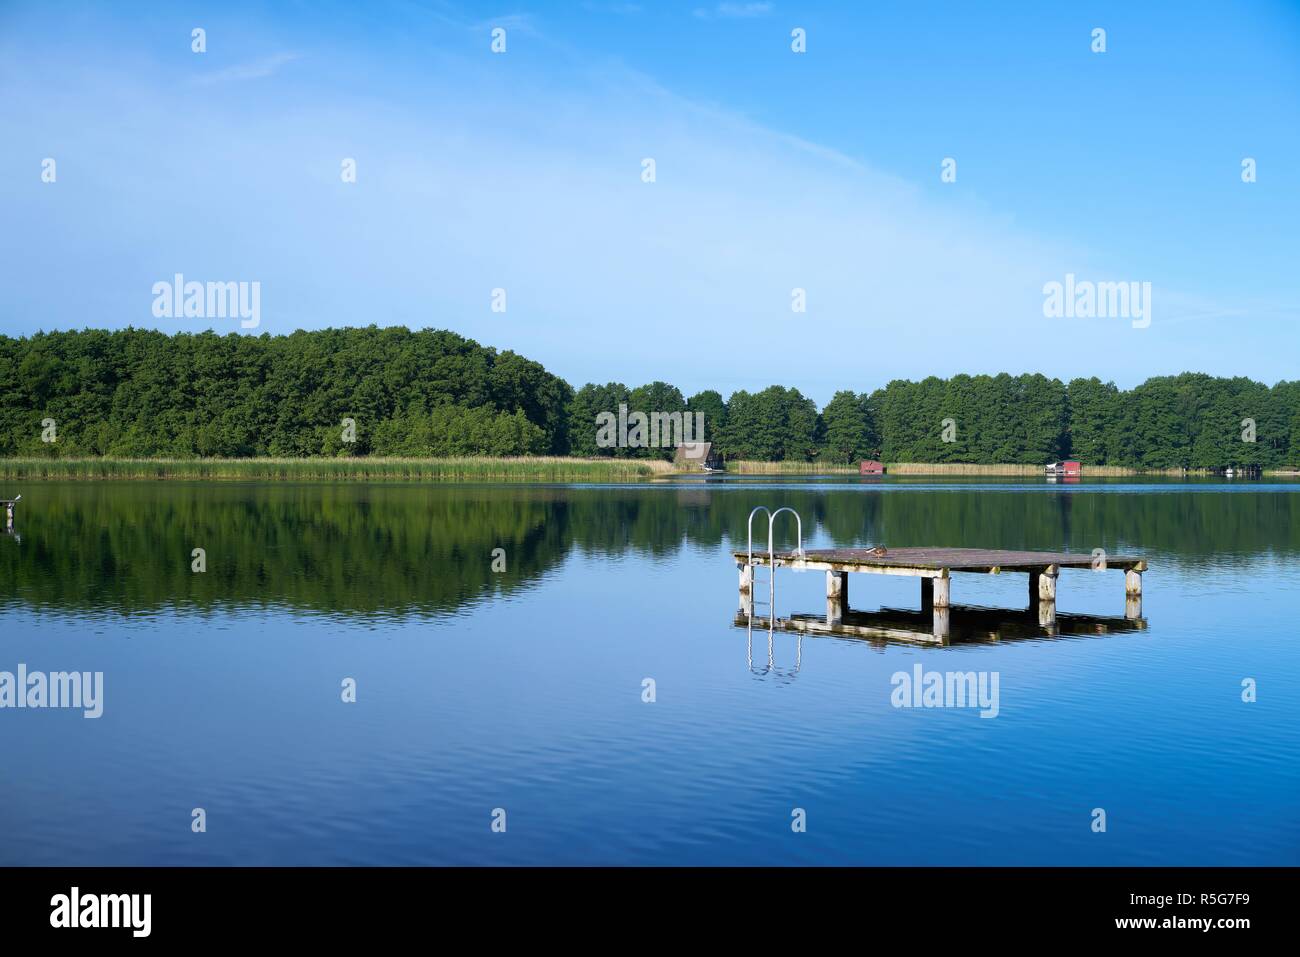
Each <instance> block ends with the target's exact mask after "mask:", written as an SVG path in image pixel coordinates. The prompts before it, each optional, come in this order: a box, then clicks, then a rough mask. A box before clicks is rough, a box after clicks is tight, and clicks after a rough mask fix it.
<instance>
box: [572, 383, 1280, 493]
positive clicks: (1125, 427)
mask: <svg viewBox="0 0 1300 957" xmlns="http://www.w3.org/2000/svg"><path fill="white" fill-rule="evenodd" d="M620 403H625V404H626V405H627V406H628V408H629V410H646V411H649V410H652V409H653V410H658V411H667V412H672V411H676V410H679V409H680V410H683V411H685V410H689V411H695V410H701V411H703V412H704V423H705V433H706V435H705V438H706V439H707V440H708V441H712V442H714V443H715V445H716V447H717V450H718V451H719V452H721V453H722V454H723V455H724V456H725V457H727V458H732V459H759V460H796V461H816V460H819V461H827V462H842V463H849V462H853V461H855V460H857V459H862V458H876V459H881V460H883V461H886V462H967V463H990V464H992V463H997V464H1003V463H1005V464H1013V465H1038V464H1044V463H1046V462H1050V461H1054V460H1059V459H1065V458H1077V459H1079V460H1081V461H1083V462H1087V463H1090V464H1093V465H1118V466H1124V467H1128V468H1147V469H1165V468H1179V467H1184V468H1212V467H1215V466H1222V465H1230V464H1239V465H1261V466H1263V467H1265V468H1278V467H1283V466H1288V465H1295V464H1297V463H1300V382H1280V383H1278V384H1277V385H1275V386H1273V387H1271V388H1270V387H1269V386H1267V385H1264V384H1263V383H1260V382H1255V381H1253V380H1251V379H1246V378H1233V379H1224V378H1216V377H1213V376H1208V375H1203V374H1200V373H1191V372H1187V373H1183V374H1182V375H1177V376H1160V377H1156V378H1152V379H1148V380H1147V381H1146V382H1143V383H1142V384H1141V385H1139V386H1137V387H1136V388H1134V389H1131V390H1129V391H1124V390H1121V389H1119V388H1117V387H1116V386H1115V385H1114V383H1109V382H1102V381H1101V380H1099V379H1096V378H1091V379H1073V380H1071V381H1070V382H1069V383H1068V384H1066V383H1063V382H1061V381H1060V380H1059V379H1049V378H1047V377H1046V376H1043V375H1037V374H1034V375H1018V376H1012V375H1007V374H1005V373H1003V374H1000V375H995V376H987V375H979V376H969V375H958V376H953V377H952V378H951V379H940V378H936V377H933V376H932V377H930V378H927V379H924V380H922V381H920V382H910V381H906V380H902V379H896V380H894V381H892V382H890V383H889V384H888V385H887V386H885V387H884V388H882V389H877V390H875V391H874V392H871V393H865V392H864V393H855V392H852V391H847V390H846V391H841V392H837V393H835V395H834V397H833V398H832V399H831V401H830V402H828V403H827V404H826V407H825V408H823V409H822V410H821V411H820V412H819V411H818V410H817V407H816V405H815V404H814V403H813V401H812V400H811V399H808V398H806V397H804V396H803V395H801V394H800V392H799V390H798V389H785V388H782V387H780V386H771V387H770V388H767V389H764V390H763V391H762V392H757V393H750V392H746V391H743V390H742V391H739V392H735V393H733V394H732V396H731V398H730V399H728V400H726V401H725V402H724V401H723V399H722V397H721V396H720V395H719V394H718V393H717V392H714V391H712V390H709V391H705V392H701V393H699V394H697V395H693V396H691V397H689V398H683V396H682V394H681V392H680V391H678V390H677V389H676V388H674V387H673V386H670V385H667V384H666V383H663V382H655V383H652V384H650V385H648V386H641V387H640V388H636V389H631V390H629V389H628V388H627V387H626V386H623V385H621V384H619V383H610V384H608V385H604V386H595V385H587V386H583V388H582V389H580V390H578V393H577V395H576V396H575V399H574V404H573V415H572V416H571V419H570V431H571V434H572V435H573V436H574V444H575V448H580V449H581V451H582V453H583V454H586V455H625V456H654V455H662V456H666V455H669V454H670V452H666V451H664V450H661V449H635V448H617V449H601V448H597V447H596V446H595V443H594V439H593V437H594V434H595V433H594V430H593V428H592V427H591V425H590V424H589V423H591V422H593V421H594V417H595V415H596V413H597V412H599V411H603V410H607V409H610V410H612V409H617V408H618V405H619V404H620ZM580 443H581V444H580Z"/></svg>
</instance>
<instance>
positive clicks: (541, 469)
mask: <svg viewBox="0 0 1300 957" xmlns="http://www.w3.org/2000/svg"><path fill="white" fill-rule="evenodd" d="M671 470H672V466H671V465H670V464H669V463H668V462H661V461H658V460H651V459H580V458H566V457H563V456H537V457H520V458H489V457H486V456H484V457H465V458H439V459H434V458H428V459H424V458H386V457H385V458H380V457H375V458H367V457H357V458H241V459H224V458H204V459H126V458H66V459H55V458H48V459H47V458H0V476H3V477H5V478H11V479H36V478H40V479H89V480H97V479H107V480H112V479H220V480H244V481H267V480H275V479H289V480H293V479H313V480H320V479H324V480H339V481H378V480H384V479H393V480H399V481H401V480H405V481H419V480H429V481H474V480H481V481H523V482H583V481H590V482H619V481H624V482H626V481H641V480H645V479H650V478H655V477H656V476H660V475H664V474H666V473H668V472H670V471H671Z"/></svg>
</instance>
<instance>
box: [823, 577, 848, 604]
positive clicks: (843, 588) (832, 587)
mask: <svg viewBox="0 0 1300 957" xmlns="http://www.w3.org/2000/svg"><path fill="white" fill-rule="evenodd" d="M826 597H827V598H834V599H835V600H836V601H838V602H839V603H840V604H841V605H847V604H848V603H849V573H848V572H827V573H826Z"/></svg>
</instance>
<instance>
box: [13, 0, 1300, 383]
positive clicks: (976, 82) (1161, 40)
mask: <svg viewBox="0 0 1300 957" xmlns="http://www.w3.org/2000/svg"><path fill="white" fill-rule="evenodd" d="M195 27H202V28H203V29H204V30H206V34H207V52H205V53H202V54H198V53H194V52H192V51H191V30H192V29H193V28H195ZM494 27H502V28H504V29H505V30H506V52H505V53H504V54H494V53H492V51H491V49H490V44H491V31H492V29H493V28H494ZM796 27H800V28H802V29H804V30H805V31H806V35H807V52H806V53H803V54H796V53H793V52H792V51H791V47H790V44H791V38H790V37H791V30H792V29H794V28H796ZM1096 27H1101V28H1104V29H1105V30H1106V46H1107V49H1106V52H1105V53H1094V52H1092V50H1091V48H1090V47H1091V44H1092V38H1091V33H1092V30H1093V29H1094V28H1096ZM647 157H649V158H653V159H654V160H655V164H656V181H655V182H653V183H645V182H643V181H642V177H641V172H642V160H643V159H645V158H647ZM947 157H951V158H953V159H955V160H956V163H957V167H956V168H957V179H956V182H954V183H943V182H941V181H940V168H941V163H942V162H943V160H944V159H945V158H947ZM1245 157H1251V158H1253V159H1255V161H1256V163H1257V171H1258V181H1257V182H1254V183H1249V184H1248V183H1243V182H1242V180H1241V162H1242V160H1243V158H1245ZM46 158H53V159H55V161H56V163H57V179H56V181H55V182H54V183H45V182H42V181H41V170H42V161H43V160H44V159H46ZM345 158H354V159H355V160H356V163H357V181H356V182H355V183H344V182H343V181H342V179H341V177H340V169H341V163H342V161H343V160H344V159H345ZM1298 183H1300V4H1297V3H1295V2H1291V3H1280V2H1255V3H1240V4H1221V3H1195V2H1191V3H1189V2H1180V3H1168V4H1165V3H1142V4H1132V3H1113V4H1110V3H1090V4H1075V3H1062V4H1049V3H1042V2H1036V3H1031V2H1026V3H1001V4H970V3H872V4H864V3H842V4H832V3H807V4H794V3H780V2H772V3H762V2H758V3H753V2H733V3H716V2H715V3H711V4H708V3H703V2H698V0H697V2H685V3H652V2H642V3H627V2H598V0H591V2H587V3H582V2H575V3H565V4H561V3H545V4H541V3H537V4H519V5H510V6H497V5H491V6H489V5H486V4H470V3H464V4H453V3H440V2H425V3H402V4H392V5H386V4H382V3H374V4H365V5H344V4H329V3H324V4H322V3H300V4H269V3H268V4H240V3H223V4H221V5H219V6H218V5H199V4H194V5H189V4H185V3H167V4H162V3H156V4H130V3H123V4H111V5H110V4H102V5H81V4H54V5H51V4H40V5H38V4H25V3H13V2H0V222H3V225H4V228H3V230H2V231H0V282H3V288H4V292H5V295H4V298H3V304H2V305H0V332H4V333H6V334H9V335H26V334H30V333H32V332H35V331H37V330H41V329H54V328H81V327H86V326H91V327H109V328H115V327H121V326H127V325H134V326H150V327H157V328H161V329H164V330H166V331H169V332H174V331H181V330H190V331H193V330H197V329H200V328H205V327H211V328H215V329H218V330H219V331H221V332H223V333H224V332H239V331H240V330H239V324H238V322H237V321H232V320H225V319H213V320H207V319H194V318H191V319H157V318H155V317H154V316H153V314H152V311H151V306H152V302H153V296H152V292H151V290H152V286H153V284H154V283H155V282H158V281H160V280H170V279H171V277H172V276H173V275H174V274H176V273H182V274H184V275H185V277H186V278H187V279H192V280H199V281H232V280H233V281H241V280H242V281H250V282H251V281H257V282H260V283H261V287H262V320H261V325H260V327H259V328H258V329H256V330H253V331H252V334H260V333H263V332H269V333H272V334H275V333H284V332H289V331H292V330H294V329H297V328H316V327H321V326H338V325H366V324H370V323H372V322H373V323H377V324H380V325H393V324H401V325H407V326H410V327H413V328H416V327H426V326H432V327H437V328H449V329H452V330H455V331H456V332H459V333H461V334H464V335H467V336H470V337H472V338H474V339H477V340H478V341H480V342H482V343H484V344H488V345H493V346H497V347H499V348H508V349H514V350H515V351H518V352H521V353H523V354H524V355H527V356H529V357H532V358H535V359H538V360H540V361H541V362H543V363H545V365H546V366H547V367H548V368H550V369H551V370H553V371H555V372H557V373H558V374H560V375H562V376H564V377H565V378H566V379H568V380H569V381H570V382H571V383H573V384H574V385H575V386H576V385H581V384H582V383H583V382H586V381H593V380H594V381H601V382H603V381H609V380H620V381H623V382H626V383H628V384H630V385H635V384H639V383H641V382H646V381H649V380H652V379H665V380H668V381H670V382H673V383H675V384H677V385H678V386H680V387H681V388H682V389H683V390H684V391H686V392H688V393H690V392H693V391H696V390H698V389H700V388H706V387H716V388H719V389H720V390H722V391H723V392H724V394H725V393H729V392H731V391H732V390H734V389H737V388H762V387H764V386H766V385H769V384H771V383H773V382H780V383H782V384H786V385H794V386H798V387H799V388H800V389H802V390H803V391H804V392H805V393H807V394H809V395H811V396H813V397H814V398H816V399H817V400H818V401H821V402H824V401H825V400H827V399H828V398H829V397H830V395H831V393H832V392H834V391H835V390H836V389H839V388H853V389H855V390H868V389H871V388H875V387H877V386H880V385H883V384H884V383H886V382H887V381H889V380H890V379H893V378H899V377H905V378H919V377H922V376H925V375H931V374H934V375H951V374H953V373H957V372H971V373H977V372H997V371H1010V372H1021V371H1039V372H1043V373H1046V374H1048V375H1053V376H1059V377H1061V378H1070V377H1073V376H1076V375H1098V376H1100V377H1102V378H1105V379H1113V380H1115V381H1116V382H1118V383H1119V384H1120V385H1122V386H1130V385H1132V384H1134V383H1136V382H1139V381H1141V380H1142V379H1145V378H1147V377H1148V376H1151V375H1159V374H1168V373H1176V372H1180V371H1184V370H1197V371H1206V372H1210V373H1214V374H1220V375H1249V376H1252V377H1254V378H1257V379H1262V380H1264V381H1267V382H1270V383H1271V382H1275V381H1277V380H1279V379H1284V378H1291V379H1294V378H1297V377H1300V372H1298V370H1297V364H1296V357H1297V355H1298V354H1300V349H1298V348H1297V346H1300V332H1298V331H1297V324H1298V323H1300V266H1298V262H1300V255H1298V254H1300V239H1298V235H1300V226H1298V224H1300V186H1298V185H1297V184H1298ZM1067 273H1073V274H1075V275H1076V276H1077V277H1078V278H1079V279H1087V280H1093V281H1103V280H1121V281H1130V282H1150V283H1151V284H1152V296H1153V302H1152V316H1151V318H1152V322H1151V324H1150V326H1149V327H1147V328H1134V327H1133V326H1132V324H1131V323H1130V322H1129V321H1127V320H1126V319H1114V318H1108V319H1099V318H1093V319H1080V318H1046V317H1045V316H1044V314H1043V299H1044V296H1043V286H1044V284H1045V283H1048V282H1052V281H1062V280H1063V279H1064V277H1065V275H1066V274H1067ZM796 287H798V288H802V289H805V290H806V296H807V311H806V312H804V313H795V312H793V311H792V310H791V290H792V289H794V288H796ZM495 288H504V289H505V290H506V295H507V299H506V301H507V308H506V311H505V312H504V313H501V312H493V311H492V310H491V308H490V306H491V296H492V290H493V289H495Z"/></svg>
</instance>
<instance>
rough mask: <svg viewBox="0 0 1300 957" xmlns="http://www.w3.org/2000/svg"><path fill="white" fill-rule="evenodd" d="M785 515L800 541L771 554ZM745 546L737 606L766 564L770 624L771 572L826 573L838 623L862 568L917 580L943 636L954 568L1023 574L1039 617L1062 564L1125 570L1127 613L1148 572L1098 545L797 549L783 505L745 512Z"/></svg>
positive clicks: (1047, 615) (747, 598) (1133, 609)
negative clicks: (763, 518)
mask: <svg viewBox="0 0 1300 957" xmlns="http://www.w3.org/2000/svg"><path fill="white" fill-rule="evenodd" d="M759 512H766V513H767V551H766V552H763V551H754V534H753V523H754V516H755V515H757V514H758V513H759ZM786 512H789V513H790V514H791V515H792V516H793V518H794V521H795V523H796V530H797V532H798V545H797V546H796V547H795V548H794V549H793V550H789V551H777V550H776V549H775V547H774V545H773V540H772V528H773V519H775V518H776V517H778V516H780V515H782V514H784V513H786ZM748 538H749V541H748V544H749V548H748V550H746V551H743V552H742V551H734V552H732V555H733V557H734V558H735V560H736V567H737V568H738V569H740V609H741V612H742V613H743V614H745V615H748V616H750V617H753V616H754V612H755V600H754V584H755V581H754V573H755V571H756V570H757V569H759V568H762V567H763V566H767V568H768V580H767V582H766V584H767V585H768V601H767V603H766V604H767V605H768V608H767V612H768V616H769V621H771V619H772V617H773V616H775V614H776V609H775V607H774V606H775V604H776V583H775V582H776V579H775V575H776V569H778V568H791V569H794V570H795V571H824V572H826V620H827V622H828V623H834V622H835V621H836V620H842V619H843V617H844V614H845V613H846V612H847V611H848V610H849V573H850V572H865V573H868V574H873V575H906V576H910V577H913V578H918V579H920V581H921V610H922V612H923V613H927V614H928V613H931V612H933V615H934V622H933V628H934V632H933V633H934V634H935V635H946V634H947V633H948V631H949V626H948V610H949V608H950V607H951V603H952V602H951V598H952V589H951V583H952V576H953V574H954V573H956V572H961V573H963V574H973V575H981V574H982V575H1000V574H1002V573H1004V572H1012V573H1020V574H1025V575H1028V577H1029V607H1030V609H1031V610H1035V609H1037V613H1038V615H1039V617H1040V619H1041V620H1042V621H1043V622H1048V621H1054V620H1055V617H1056V580H1057V578H1058V577H1060V574H1061V570H1062V569H1064V568H1079V569H1089V570H1091V571H1093V572H1103V571H1109V570H1116V571H1122V572H1123V573H1124V595H1125V598H1126V604H1125V611H1124V614H1125V617H1126V618H1128V619H1134V620H1135V619H1138V618H1141V616H1142V573H1143V572H1145V571H1146V570H1147V562H1146V559H1145V558H1143V557H1141V556H1140V555H1107V554H1106V552H1105V551H1104V550H1102V549H1100V548H1099V549H1097V550H1095V551H1094V552H1092V553H1091V554H1086V555H1085V554H1080V553H1078V552H1030V551H1016V550H1008V549H997V548H929V547H923V548H917V547H912V548H883V547H874V548H814V549H807V550H805V549H804V547H803V520H802V519H801V518H800V517H799V513H798V512H796V511H795V510H794V509H792V508H789V507H783V508H779V509H777V510H776V511H771V510H770V509H768V508H766V507H764V506H759V507H758V508H755V509H754V510H753V511H752V512H750V513H749V536H748Z"/></svg>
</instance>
